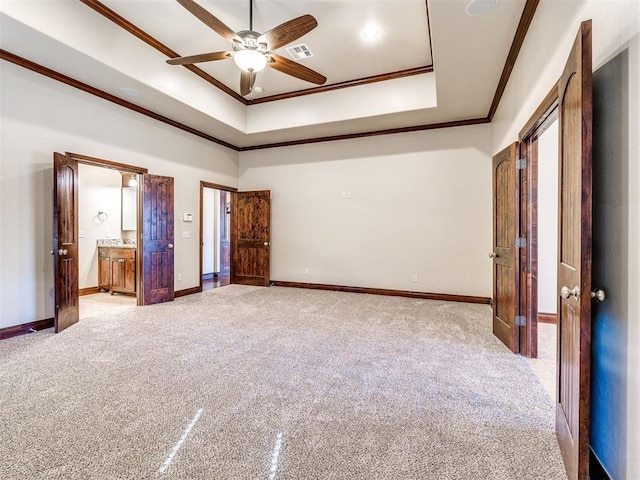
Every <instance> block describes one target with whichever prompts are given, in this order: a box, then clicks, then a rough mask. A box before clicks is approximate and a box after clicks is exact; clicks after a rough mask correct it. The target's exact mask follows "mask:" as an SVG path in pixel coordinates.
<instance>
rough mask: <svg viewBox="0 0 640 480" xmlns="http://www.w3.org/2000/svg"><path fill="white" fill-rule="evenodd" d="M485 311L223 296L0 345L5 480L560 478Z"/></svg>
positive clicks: (538, 417)
mask: <svg viewBox="0 0 640 480" xmlns="http://www.w3.org/2000/svg"><path fill="white" fill-rule="evenodd" d="M490 316H491V315H490V309H489V307H487V306H483V305H470V304H456V303H446V302H436V301H428V300H415V299H407V298H394V297H381V296H373V295H361V294H348V293H338V292H323V291H312V290H297V289H290V288H277V287H272V288H257V287H242V286H236V285H231V286H228V287H224V288H221V289H216V290H211V291H207V292H204V293H201V294H196V295H190V296H188V297H183V298H180V299H178V300H176V301H175V302H173V303H170V304H165V305H157V306H152V307H137V308H135V309H133V310H129V311H126V312H120V313H116V314H112V315H101V316H96V317H91V318H85V319H83V320H82V321H81V322H80V323H79V324H78V325H76V326H73V327H72V328H70V329H68V330H66V331H65V332H63V333H61V334H58V335H54V334H53V333H51V332H50V331H42V332H39V333H34V334H30V335H27V336H22V337H15V338H11V339H8V340H4V341H1V342H0V438H1V441H0V458H1V459H2V461H1V462H0V478H2V479H41V478H47V479H49V478H55V479H101V480H108V479H155V478H167V479H178V478H180V479H225V480H226V479H268V480H275V479H367V480H369V479H439V480H440V479H532V480H533V479H536V480H538V479H545V480H552V479H564V478H565V475H564V470H563V467H562V462H561V460H560V454H559V451H558V446H557V442H556V439H555V435H554V433H553V415H554V413H553V405H552V404H551V403H550V402H549V401H548V399H547V397H546V395H545V393H544V389H543V387H542V386H541V384H540V383H539V381H538V380H537V378H536V376H535V375H534V374H533V372H532V370H531V367H530V366H529V364H528V363H527V361H526V359H524V358H522V357H517V356H514V355H512V354H511V353H509V352H508V351H507V350H506V349H505V348H504V347H503V346H502V345H501V344H500V343H499V342H498V341H497V340H496V339H495V338H494V337H493V336H492V334H491V321H490Z"/></svg>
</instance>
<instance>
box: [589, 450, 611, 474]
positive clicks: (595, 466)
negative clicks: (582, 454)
mask: <svg viewBox="0 0 640 480" xmlns="http://www.w3.org/2000/svg"><path fill="white" fill-rule="evenodd" d="M589 479H590V480H611V476H610V475H609V474H608V473H607V471H606V470H605V468H604V467H603V466H602V462H600V459H599V458H598V456H597V455H596V454H595V453H594V452H593V450H592V449H591V447H589Z"/></svg>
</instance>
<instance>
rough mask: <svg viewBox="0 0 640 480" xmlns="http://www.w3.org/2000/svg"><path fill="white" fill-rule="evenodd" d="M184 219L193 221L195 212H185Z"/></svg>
mask: <svg viewBox="0 0 640 480" xmlns="http://www.w3.org/2000/svg"><path fill="white" fill-rule="evenodd" d="M184 221H185V222H192V221H193V214H191V213H185V214H184Z"/></svg>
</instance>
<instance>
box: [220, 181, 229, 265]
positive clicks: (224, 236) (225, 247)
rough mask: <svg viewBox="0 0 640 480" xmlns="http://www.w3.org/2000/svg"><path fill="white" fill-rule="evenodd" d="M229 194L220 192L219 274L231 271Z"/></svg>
mask: <svg viewBox="0 0 640 480" xmlns="http://www.w3.org/2000/svg"><path fill="white" fill-rule="evenodd" d="M230 209H231V192H226V191H224V190H220V273H221V274H222V275H229V271H230V269H231V235H230V233H231V232H230V230H231V222H230V218H231V210H230Z"/></svg>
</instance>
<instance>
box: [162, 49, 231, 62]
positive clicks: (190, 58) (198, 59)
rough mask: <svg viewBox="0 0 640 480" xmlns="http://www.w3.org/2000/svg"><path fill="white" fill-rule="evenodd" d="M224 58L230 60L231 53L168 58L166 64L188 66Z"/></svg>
mask: <svg viewBox="0 0 640 480" xmlns="http://www.w3.org/2000/svg"><path fill="white" fill-rule="evenodd" d="M225 58H231V52H212V53H200V54H198V55H189V56H188V57H176V58H170V59H169V60H167V63H168V64H169V65H190V64H192V63H199V62H211V61H213V60H224V59H225Z"/></svg>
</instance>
